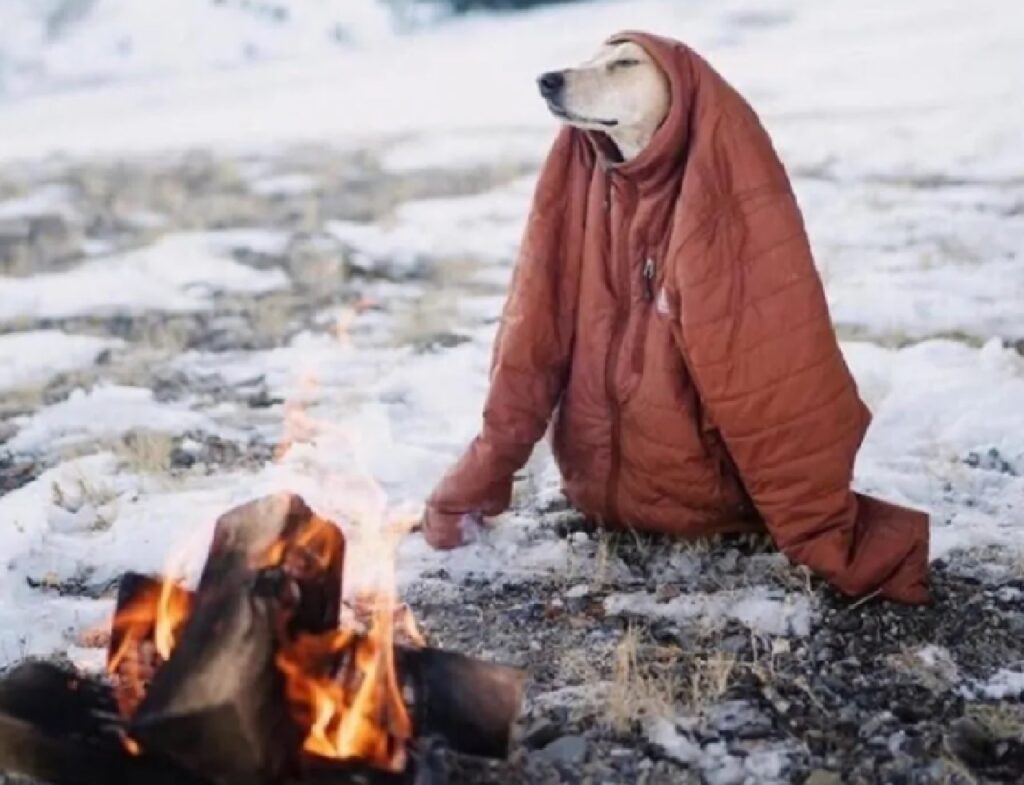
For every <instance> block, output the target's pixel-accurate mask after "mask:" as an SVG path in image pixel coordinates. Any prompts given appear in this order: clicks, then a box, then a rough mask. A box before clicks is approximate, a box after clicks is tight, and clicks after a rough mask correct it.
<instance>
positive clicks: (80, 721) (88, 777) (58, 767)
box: [0, 662, 208, 785]
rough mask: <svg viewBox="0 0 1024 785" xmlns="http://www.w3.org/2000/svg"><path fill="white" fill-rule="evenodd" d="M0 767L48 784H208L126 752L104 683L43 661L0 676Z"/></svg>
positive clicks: (168, 764) (144, 756)
mask: <svg viewBox="0 0 1024 785" xmlns="http://www.w3.org/2000/svg"><path fill="white" fill-rule="evenodd" d="M0 772H3V773H8V774H17V775H20V776H24V777H29V778H32V779H34V780H39V781H44V782H49V783H53V785H98V784H99V783H102V784H103V785H139V783H146V785H208V784H207V783H205V782H204V781H203V780H201V779H200V778H197V777H193V776H191V775H189V774H188V773H187V772H184V771H182V770H181V769H180V768H178V767H177V766H175V765H173V764H171V763H169V762H168V761H164V760H159V759H156V758H154V757H153V756H150V755H147V754H145V753H143V754H141V755H130V754H129V753H128V751H127V749H126V748H125V746H124V742H123V736H122V733H121V731H120V728H119V719H118V716H117V707H116V704H115V701H114V696H113V693H112V692H111V690H110V689H109V687H108V686H107V685H105V684H103V683H100V682H98V681H96V680H93V679H88V678H83V677H81V676H80V675H78V674H76V673H73V672H70V671H67V670H65V669H63V668H61V667H58V666H56V665H53V664H51V663H44V662H29V663H24V664H22V665H19V666H17V667H16V668H14V669H13V670H12V671H10V672H9V673H7V674H6V675H5V676H4V677H3V678H2V679H0Z"/></svg>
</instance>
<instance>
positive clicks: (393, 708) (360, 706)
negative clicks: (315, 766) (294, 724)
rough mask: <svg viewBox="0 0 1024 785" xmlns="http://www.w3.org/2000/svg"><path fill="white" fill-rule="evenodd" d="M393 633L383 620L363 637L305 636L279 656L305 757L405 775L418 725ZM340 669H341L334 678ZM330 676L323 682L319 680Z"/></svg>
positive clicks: (349, 633) (343, 633)
mask: <svg viewBox="0 0 1024 785" xmlns="http://www.w3.org/2000/svg"><path fill="white" fill-rule="evenodd" d="M392 631H393V627H392V623H391V620H390V619H388V618H386V617H385V616H384V615H383V614H381V615H380V617H379V618H378V619H376V620H375V622H374V624H373V625H372V627H371V628H370V630H369V632H368V633H367V634H366V635H359V634H358V633H356V632H355V631H354V630H348V629H339V630H335V631H334V632H331V633H328V634H326V635H320V636H312V635H306V636H301V637H299V638H298V639H297V640H296V641H295V643H294V645H292V646H291V647H289V648H288V649H286V650H284V651H282V652H281V653H280V654H279V655H278V659H277V663H278V667H279V668H280V670H281V672H282V673H283V674H284V675H285V683H286V688H287V695H288V700H289V702H290V704H291V706H292V708H293V712H294V716H295V718H296V719H297V720H298V721H299V722H300V723H301V724H303V725H304V726H305V727H308V729H309V730H308V733H307V735H306V738H305V741H304V743H303V749H304V750H305V751H306V752H309V753H312V754H314V755H319V756H321V757H325V758H334V759H336V760H360V761H363V762H366V763H369V764H371V765H374V766H377V767H378V768H382V769H386V770H389V771H401V770H403V769H404V768H405V764H406V744H407V743H408V741H409V740H410V739H411V738H412V734H413V724H412V719H411V717H410V716H409V712H408V709H407V708H406V705H405V700H404V699H403V696H402V689H401V686H400V684H399V680H398V675H397V670H396V667H395V656H394V641H393V636H392ZM335 663H340V666H338V667H337V669H336V670H337V672H336V673H333V674H332V673H331V671H332V670H334V664H335ZM325 669H326V671H327V673H326V675H315V674H317V673H318V672H319V673H321V674H323V673H324V671H325Z"/></svg>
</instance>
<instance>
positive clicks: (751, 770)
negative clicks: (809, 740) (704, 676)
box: [646, 717, 792, 785]
mask: <svg viewBox="0 0 1024 785" xmlns="http://www.w3.org/2000/svg"><path fill="white" fill-rule="evenodd" d="M687 724H692V720H691V718H689V717H682V718H679V719H678V720H672V719H668V718H665V717H655V718H652V719H650V720H648V721H647V723H646V732H647V738H648V740H649V741H650V742H651V744H654V745H656V746H657V747H660V748H661V749H662V751H663V752H664V753H665V755H667V756H668V757H670V758H672V759H673V760H676V761H679V762H680V763H683V764H686V765H687V766H695V767H697V768H699V769H700V771H701V774H702V775H703V777H704V780H705V781H707V782H708V783H709V785H743V784H744V783H762V785H768V784H769V783H782V782H785V781H786V780H785V779H784V778H783V775H784V773H785V771H786V768H787V766H788V764H789V758H790V755H791V754H792V750H791V749H790V748H789V747H787V746H786V745H785V744H780V743H778V742H753V743H750V744H748V748H746V749H745V750H744V753H745V754H744V755H743V756H742V757H740V756H737V755H733V754H731V753H730V752H729V751H728V749H727V747H726V745H725V744H724V743H722V742H713V743H711V744H707V745H705V746H703V747H701V746H700V745H699V744H697V743H696V742H695V741H693V740H692V739H691V738H690V737H689V736H688V735H687V734H685V733H684V732H682V731H681V730H680V727H681V726H685V725H687Z"/></svg>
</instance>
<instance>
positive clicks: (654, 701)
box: [607, 626, 682, 733]
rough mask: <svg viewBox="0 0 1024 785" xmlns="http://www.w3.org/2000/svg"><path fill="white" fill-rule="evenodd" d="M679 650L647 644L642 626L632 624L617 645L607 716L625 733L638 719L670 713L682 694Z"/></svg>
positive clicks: (618, 729)
mask: <svg viewBox="0 0 1024 785" xmlns="http://www.w3.org/2000/svg"><path fill="white" fill-rule="evenodd" d="M680 655H681V651H680V650H679V649H675V648H670V647H664V646H647V645H645V644H643V643H642V642H641V634H640V631H639V630H638V628H636V627H634V626H630V627H629V628H627V629H626V632H625V633H624V634H623V636H622V640H621V641H619V643H618V645H617V646H616V647H615V652H614V676H613V680H612V686H611V690H610V692H609V696H608V706H607V719H608V722H609V724H610V725H611V727H612V728H614V729H615V730H616V731H617V732H619V733H625V732H627V731H628V730H629V729H630V726H631V725H632V724H633V722H635V721H636V720H638V719H641V718H644V717H652V716H670V715H672V714H673V707H674V706H675V705H676V703H677V698H676V696H677V695H678V694H679V693H680V691H681V687H682V684H681V682H680V670H681V668H680V667H679V665H680V662H679V660H680Z"/></svg>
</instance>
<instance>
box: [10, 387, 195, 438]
mask: <svg viewBox="0 0 1024 785" xmlns="http://www.w3.org/2000/svg"><path fill="white" fill-rule="evenodd" d="M16 422H17V424H18V425H19V426H20V430H19V431H18V433H17V434H16V435H15V436H14V437H12V438H11V439H10V440H8V441H7V443H6V444H5V448H6V449H7V450H8V451H10V452H12V453H31V452H37V451H40V450H44V449H48V450H55V449H59V448H61V447H66V446H69V445H72V444H75V443H78V442H81V441H83V440H87V439H96V438H102V437H111V436H120V435H121V434H124V433H127V432H128V431H130V430H132V429H136V428H138V429H145V430H149V431H163V432H166V433H171V434H178V433H183V432H185V431H187V430H191V429H210V427H211V424H210V422H209V421H208V420H207V418H206V417H204V416H203V415H201V414H199V413H197V412H194V411H191V410H190V409H187V408H185V407H184V406H180V405H174V404H168V403H160V402H159V401H157V400H156V399H155V398H154V397H153V391H152V390H147V389H145V388H142V387H120V386H116V385H110V386H100V387H96V388H94V389H93V390H90V391H89V392H86V391H85V390H82V389H78V390H75V391H74V392H73V393H71V395H70V396H69V397H68V399H67V400H65V401H61V402H60V403H57V404H54V405H53V406H48V407H46V408H45V409H42V410H40V411H38V412H36V413H35V414H33V415H30V416H27V417H23V418H20V419H19V420H18V421H16Z"/></svg>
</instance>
